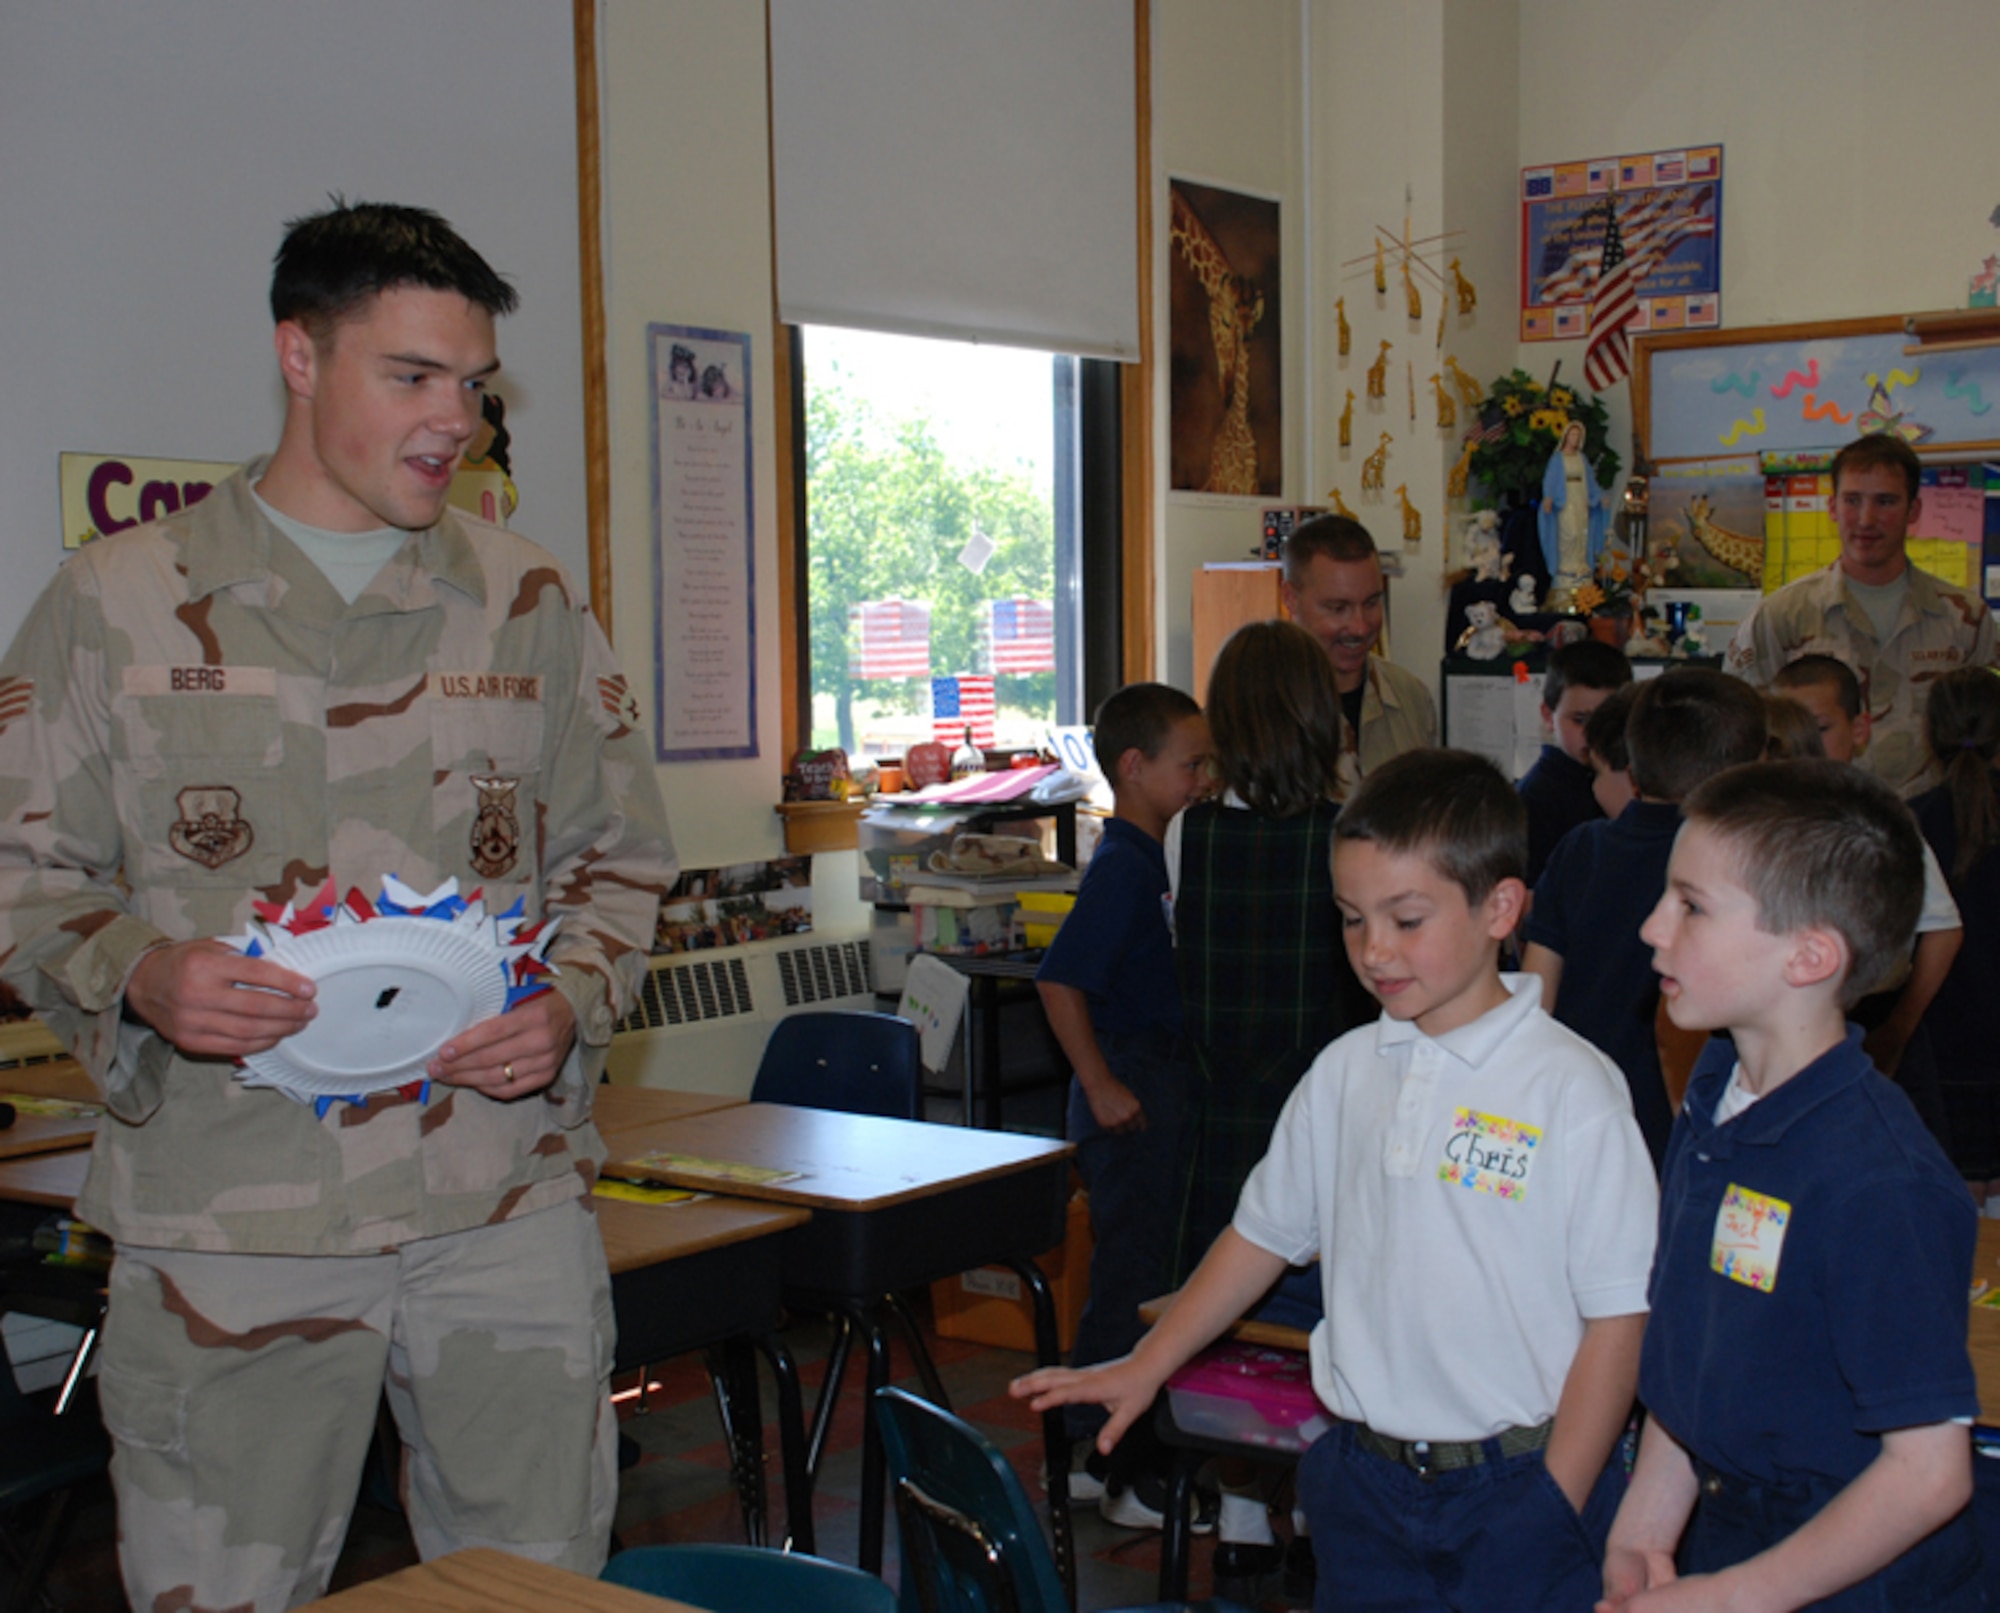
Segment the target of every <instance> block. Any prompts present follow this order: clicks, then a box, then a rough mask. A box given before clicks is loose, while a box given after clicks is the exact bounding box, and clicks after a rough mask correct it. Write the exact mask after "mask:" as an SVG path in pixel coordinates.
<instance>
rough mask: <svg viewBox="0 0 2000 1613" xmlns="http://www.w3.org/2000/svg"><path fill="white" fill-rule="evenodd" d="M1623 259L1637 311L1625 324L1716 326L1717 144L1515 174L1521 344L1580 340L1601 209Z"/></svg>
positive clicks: (1598, 251)
mask: <svg viewBox="0 0 2000 1613" xmlns="http://www.w3.org/2000/svg"><path fill="white" fill-rule="evenodd" d="M1614 207H1615V208H1616V209H1617V212H1618V233H1619V235H1620V236H1621V237H1622V238H1623V241H1624V245H1625V254H1626V256H1627V257H1628V258H1630V259H1631V260H1632V272H1633V276H1634V278H1635V280H1636V281H1637V290H1638V297H1639V311H1638V312H1637V313H1636V314H1635V315H1634V316H1633V318H1632V323H1631V324H1630V325H1629V326H1627V327H1626V329H1627V331H1628V332H1629V333H1630V334H1632V335H1635V336H1636V335H1640V334H1643V333H1644V332H1646V331H1668V330H1701V329H1707V328H1711V327H1714V326H1719V325H1720V324H1721V323H1722V147H1721V146H1719V145H1718V146H1689V147H1686V148H1684V149H1682V150H1679V151H1651V152H1644V153H1641V154H1640V155H1638V156H1632V157H1593V158H1591V159H1590V160H1588V161H1587V162H1562V163H1554V164H1545V165H1543V166H1541V167H1538V168H1523V169H1522V170H1521V340H1522V341H1524V342H1554V341H1573V340H1581V339H1582V338H1583V337H1585V336H1588V335H1589V334H1590V302H1591V297H1592V296H1593V295H1594V293H1595V291H1596V287H1597V277H1598V272H1599V271H1598V265H1599V262H1600V260H1601V259H1602V258H1603V256H1604V234H1605V226H1606V224H1607V223H1608V221H1609V217H1610V209H1612V208H1614Z"/></svg>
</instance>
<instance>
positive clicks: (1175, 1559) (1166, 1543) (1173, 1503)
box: [1160, 1449, 1201, 1602]
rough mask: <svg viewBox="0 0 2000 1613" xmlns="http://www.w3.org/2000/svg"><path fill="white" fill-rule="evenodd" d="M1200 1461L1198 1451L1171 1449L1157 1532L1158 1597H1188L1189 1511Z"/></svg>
mask: <svg viewBox="0 0 2000 1613" xmlns="http://www.w3.org/2000/svg"><path fill="white" fill-rule="evenodd" d="M1200 1465H1201V1457H1200V1455H1199V1454H1198V1453H1196V1452H1194V1451H1190V1450H1186V1449H1182V1450H1177V1451H1175V1452H1174V1471H1173V1477H1172V1479H1171V1480H1170V1481H1169V1482H1168V1485H1167V1521H1166V1526H1165V1528H1163V1529H1162V1530H1161V1532H1160V1600H1161V1601H1163V1602H1184V1601H1186V1600H1187V1586H1188V1558H1189V1557H1190V1555H1191V1554H1192V1548H1193V1544H1194V1526H1193V1520H1192V1517H1191V1513H1192V1511H1193V1502H1194V1473H1195V1469H1196V1468H1197V1467H1199V1466H1200Z"/></svg>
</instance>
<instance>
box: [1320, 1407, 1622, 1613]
mask: <svg viewBox="0 0 2000 1613" xmlns="http://www.w3.org/2000/svg"><path fill="white" fill-rule="evenodd" d="M1488 1457H1489V1460H1488V1461H1487V1462H1486V1463H1485V1464H1484V1465H1483V1466H1480V1467H1468V1468H1459V1469H1456V1470H1454V1471H1452V1472H1448V1473H1437V1474H1434V1475H1432V1476H1431V1477H1429V1478H1425V1477H1423V1476H1422V1475H1421V1474H1419V1473H1417V1472H1415V1471H1414V1470H1413V1469H1411V1468H1408V1467H1405V1466H1403V1465H1402V1464H1401V1463H1400V1462H1394V1461H1391V1460H1390V1459H1389V1458H1388V1457H1386V1456H1381V1455H1378V1454H1377V1453H1375V1452H1374V1451H1371V1450H1368V1449H1366V1448H1364V1447H1363V1446H1362V1445H1361V1444H1360V1443H1359V1442H1358V1441H1357V1439H1356V1437H1355V1426H1354V1424H1352V1423H1341V1424H1338V1425H1337V1426H1335V1428H1334V1429H1333V1430H1332V1431H1331V1432H1330V1433H1326V1434H1322V1435H1321V1436H1320V1437H1319V1438H1318V1439H1316V1440H1314V1441H1313V1443H1312V1446H1311V1448H1310V1449H1309V1450H1307V1452H1306V1454H1305V1455H1304V1457H1302V1458H1301V1459H1300V1462H1299V1498H1300V1500H1301V1501H1302V1502H1303V1503H1304V1506H1305V1512H1306V1523H1307V1525H1308V1526H1309V1528H1310V1529H1311V1531H1312V1540H1313V1551H1314V1554H1315V1556H1316V1557H1317V1559H1318V1563H1319V1585H1318V1588H1317V1590H1316V1592H1315V1593H1314V1599H1313V1607H1314V1609H1315V1613H1332V1610H1335V1609H1338V1610H1339V1613H1355V1610H1359V1609H1382V1610H1385V1613H1386V1610H1389V1609H1394V1610H1396V1613H1406V1610H1413V1609H1419V1608H1422V1609H1449V1610H1451V1613H1516V1610H1518V1613H1590V1609H1591V1607H1592V1605H1593V1604H1594V1603H1595V1602H1596V1601H1597V1599H1598V1597H1599V1596H1600V1595H1602V1594H1603V1588H1604V1568H1603V1562H1604V1538H1605V1536H1606V1535H1607V1534H1608V1533H1609V1532H1610V1529H1611V1519H1612V1515H1613V1514H1614V1513H1615V1512H1616V1511H1617V1510H1618V1503H1619V1501H1620V1500H1621V1499H1622V1498H1623V1496H1624V1493H1625V1484H1626V1478H1625V1465H1624V1462H1623V1460H1622V1459H1621V1454H1619V1453H1614V1455H1613V1457H1612V1459H1611V1461H1610V1462H1609V1463H1607V1464H1606V1466H1605V1469H1604V1473H1603V1474H1602V1476H1601V1477H1600V1478H1599V1479H1598V1481H1597V1485H1596V1487H1595V1488H1594V1489H1593V1490H1592V1491H1591V1494H1590V1500H1589V1501H1588V1503H1586V1505H1585V1507H1584V1509H1583V1515H1582V1516H1581V1517H1579V1516H1578V1515H1577V1513H1576V1511H1575V1510H1574V1509H1573V1508H1572V1507H1571V1506H1570V1504H1569V1501H1568V1499H1567V1498H1566V1497H1565V1496H1564V1495H1563V1493H1562V1491H1561V1490H1560V1489H1559V1488H1557V1486H1556V1481H1555V1480H1554V1479H1553V1478H1551V1477H1550V1476H1549V1470H1548V1468H1547V1467H1546V1466H1545V1465H1544V1464H1543V1461H1542V1453H1541V1452H1540V1451H1529V1452H1526V1453H1524V1454H1522V1455H1520V1456H1508V1457H1502V1456H1500V1454H1499V1442H1498V1441H1497V1440H1495V1441H1490V1442H1489V1443H1488Z"/></svg>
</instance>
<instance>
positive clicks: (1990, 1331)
mask: <svg viewBox="0 0 2000 1613" xmlns="http://www.w3.org/2000/svg"><path fill="white" fill-rule="evenodd" d="M1972 1280H1973V1282H1974V1283H1981V1282H1983V1283H1985V1284H1986V1291H1987V1292H1988V1293H1989V1294H1990V1293H1992V1292H1993V1291H1994V1290H1995V1289H2000V1221H1992V1220H1988V1219H1987V1218H1986V1217H1985V1216H1981V1217H1980V1218H1979V1252H1978V1253H1977V1254H1976V1255H1974V1256H1973V1260H1972ZM1966 1331H1967V1339H1966V1344H1967V1347H1968V1348H1969V1349H1970V1351H1971V1353H1972V1370H1973V1373H1974V1375H1975V1376H1976V1377H1977V1378H1978V1379H1979V1421H1980V1423H1981V1424H1982V1425H1984V1426H1986V1427H1989V1428H2000V1310H1994V1309H1991V1308H1990V1307H1987V1306H1983V1305H1974V1306H1973V1307H1972V1320H1971V1325H1970V1326H1969V1327H1968V1328H1967V1330H1966Z"/></svg>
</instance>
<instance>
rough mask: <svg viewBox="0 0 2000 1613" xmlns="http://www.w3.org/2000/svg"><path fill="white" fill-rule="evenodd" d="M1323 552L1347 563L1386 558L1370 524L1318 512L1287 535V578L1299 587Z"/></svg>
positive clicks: (1331, 558)
mask: <svg viewBox="0 0 2000 1613" xmlns="http://www.w3.org/2000/svg"><path fill="white" fill-rule="evenodd" d="M1321 555H1324V556H1325V557H1326V558H1327V559H1329V560H1337V561H1340V562H1342V563H1343V564H1345V563H1349V562H1352V561H1356V560H1373V561H1375V562H1377V563H1378V564H1379V563H1380V562H1381V559H1382V555H1381V551H1380V550H1378V549H1377V548H1376V547H1375V540H1374V539H1373V538H1371V537H1370V536H1369V535H1368V528H1366V527H1365V526H1363V525H1362V524H1361V523H1360V522H1359V521H1357V520H1355V519H1353V517H1351V516H1346V515H1315V516H1314V517H1313V518H1312V519H1311V520H1310V521H1301V522H1300V523H1299V524H1298V525H1297V526H1296V527H1294V528H1293V529H1292V535H1291V536H1290V537H1289V538H1287V539H1285V581H1286V582H1288V583H1290V584H1291V585H1292V586H1293V587H1294V588H1296V587H1298V586H1299V584H1300V583H1302V582H1303V581H1304V580H1305V569H1306V567H1307V566H1309V565H1311V564H1312V563H1313V561H1314V560H1316V559H1317V558H1319V557H1320V556H1321ZM1321 653H1322V654H1324V653H1325V652H1324V651H1322V652H1321Z"/></svg>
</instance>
